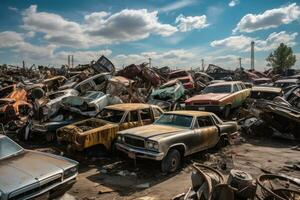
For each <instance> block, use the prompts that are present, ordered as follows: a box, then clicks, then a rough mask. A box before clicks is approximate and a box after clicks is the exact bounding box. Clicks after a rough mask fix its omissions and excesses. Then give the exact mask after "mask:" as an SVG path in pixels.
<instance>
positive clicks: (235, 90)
mask: <svg viewBox="0 0 300 200" xmlns="http://www.w3.org/2000/svg"><path fill="white" fill-rule="evenodd" d="M238 91H239V88H238V86H237V85H236V84H234V85H233V92H238Z"/></svg>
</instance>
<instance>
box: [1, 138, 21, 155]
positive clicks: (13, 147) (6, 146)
mask: <svg viewBox="0 0 300 200" xmlns="http://www.w3.org/2000/svg"><path fill="white" fill-rule="evenodd" d="M21 151H23V148H22V147H20V146H19V145H17V144H16V143H15V142H13V141H12V140H10V139H8V138H7V137H1V138H0V160H2V159H4V158H6V157H8V156H11V155H14V154H16V153H19V152H21Z"/></svg>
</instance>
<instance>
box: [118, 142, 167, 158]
mask: <svg viewBox="0 0 300 200" xmlns="http://www.w3.org/2000/svg"><path fill="white" fill-rule="evenodd" d="M116 148H117V149H118V150H119V151H122V152H124V153H126V154H127V155H128V156H129V157H130V158H135V157H138V158H146V159H151V160H158V161H159V160H162V159H163V158H164V153H162V152H152V151H147V150H143V149H138V148H134V147H129V146H127V145H124V144H120V143H116ZM130 155H134V156H130Z"/></svg>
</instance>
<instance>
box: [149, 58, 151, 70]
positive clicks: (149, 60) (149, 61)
mask: <svg viewBox="0 0 300 200" xmlns="http://www.w3.org/2000/svg"><path fill="white" fill-rule="evenodd" d="M149 67H150V68H151V58H149Z"/></svg>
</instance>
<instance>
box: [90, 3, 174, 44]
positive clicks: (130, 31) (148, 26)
mask: <svg viewBox="0 0 300 200" xmlns="http://www.w3.org/2000/svg"><path fill="white" fill-rule="evenodd" d="M176 31H177V28H176V27H174V26H171V25H169V24H162V23H160V22H159V21H158V16H157V11H153V12H149V11H148V10H147V9H140V10H128V9H125V10H122V11H121V12H118V13H115V14H113V15H110V16H109V17H108V18H106V19H104V20H103V21H102V23H101V24H99V26H98V27H93V28H92V30H88V33H89V34H90V35H92V36H101V37H104V38H107V39H108V40H112V41H134V40H139V39H144V38H147V37H148V36H149V35H150V34H151V33H152V34H156V35H161V36H170V35H172V34H173V33H175V32H176Z"/></svg>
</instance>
